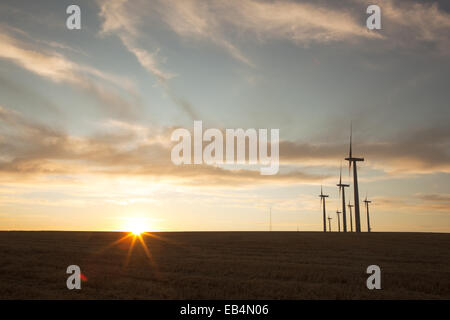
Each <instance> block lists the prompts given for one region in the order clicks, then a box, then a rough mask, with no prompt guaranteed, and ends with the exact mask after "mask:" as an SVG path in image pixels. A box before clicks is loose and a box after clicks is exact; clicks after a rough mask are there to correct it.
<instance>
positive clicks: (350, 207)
mask: <svg viewBox="0 0 450 320" xmlns="http://www.w3.org/2000/svg"><path fill="white" fill-rule="evenodd" d="M352 207H353V205H352V204H350V202H348V209H349V210H350V230H351V232H353V219H352Z"/></svg>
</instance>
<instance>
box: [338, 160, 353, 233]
mask: <svg viewBox="0 0 450 320" xmlns="http://www.w3.org/2000/svg"><path fill="white" fill-rule="evenodd" d="M337 186H338V187H339V196H341V189H342V222H343V226H344V232H347V217H346V213H345V188H346V187H350V185H349V184H344V183H342V166H341V171H340V172H339V183H338V184H337Z"/></svg>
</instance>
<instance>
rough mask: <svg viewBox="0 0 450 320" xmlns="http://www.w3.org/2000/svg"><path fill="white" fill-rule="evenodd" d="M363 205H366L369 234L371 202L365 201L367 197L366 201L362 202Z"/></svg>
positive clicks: (368, 230)
mask: <svg viewBox="0 0 450 320" xmlns="http://www.w3.org/2000/svg"><path fill="white" fill-rule="evenodd" d="M364 202H365V204H366V213H367V232H370V230H371V228H370V217H369V203H372V201H370V200H367V195H366V199H365V200H364Z"/></svg>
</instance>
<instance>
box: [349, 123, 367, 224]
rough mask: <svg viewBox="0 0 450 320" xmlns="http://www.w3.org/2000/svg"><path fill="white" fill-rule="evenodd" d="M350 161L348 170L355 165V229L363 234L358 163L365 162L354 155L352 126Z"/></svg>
mask: <svg viewBox="0 0 450 320" xmlns="http://www.w3.org/2000/svg"><path fill="white" fill-rule="evenodd" d="M345 160H347V161H348V166H349V167H348V168H349V170H350V169H351V167H352V165H353V191H354V199H355V229H356V232H361V218H360V214H359V192H358V173H357V166H356V163H357V162H358V161H364V158H356V157H353V155H352V126H351V125H350V150H349V154H348V157H347V158H345Z"/></svg>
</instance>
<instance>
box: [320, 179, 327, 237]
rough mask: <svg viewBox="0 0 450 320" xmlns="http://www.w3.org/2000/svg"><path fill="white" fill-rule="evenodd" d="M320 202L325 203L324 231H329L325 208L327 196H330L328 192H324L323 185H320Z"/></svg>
mask: <svg viewBox="0 0 450 320" xmlns="http://www.w3.org/2000/svg"><path fill="white" fill-rule="evenodd" d="M319 197H320V204H322V203H323V232H327V214H326V209H325V198H328V195H327V194H323V190H322V186H320V194H319Z"/></svg>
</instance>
